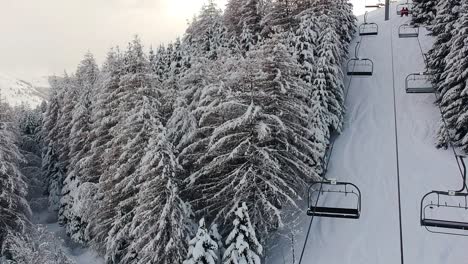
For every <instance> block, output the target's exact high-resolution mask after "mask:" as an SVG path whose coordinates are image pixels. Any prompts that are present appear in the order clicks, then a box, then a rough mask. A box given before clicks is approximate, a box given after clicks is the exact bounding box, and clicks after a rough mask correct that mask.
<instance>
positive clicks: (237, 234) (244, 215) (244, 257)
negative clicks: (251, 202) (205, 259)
mask: <svg viewBox="0 0 468 264" xmlns="http://www.w3.org/2000/svg"><path fill="white" fill-rule="evenodd" d="M234 215H235V219H234V222H233V229H232V231H231V233H230V234H229V236H228V237H227V239H226V245H227V249H226V252H225V253H224V257H223V264H237V263H246V264H260V263H261V261H260V256H261V255H262V251H263V247H262V245H260V243H259V241H258V239H257V237H256V235H255V230H254V228H253V227H252V223H251V222H250V217H249V213H248V208H247V205H246V204H245V203H242V206H239V207H238V208H237V209H236V211H235V213H234Z"/></svg>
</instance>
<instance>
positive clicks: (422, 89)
mask: <svg viewBox="0 0 468 264" xmlns="http://www.w3.org/2000/svg"><path fill="white" fill-rule="evenodd" d="M405 89H406V93H435V88H434V86H433V85H432V75H431V74H429V73H427V72H420V73H411V74H410V75H408V76H407V77H406V79H405Z"/></svg>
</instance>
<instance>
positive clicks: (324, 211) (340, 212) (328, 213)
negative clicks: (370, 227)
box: [307, 206, 360, 219]
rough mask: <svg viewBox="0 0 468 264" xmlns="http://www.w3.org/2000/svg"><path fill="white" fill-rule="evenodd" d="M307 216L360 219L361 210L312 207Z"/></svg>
mask: <svg viewBox="0 0 468 264" xmlns="http://www.w3.org/2000/svg"><path fill="white" fill-rule="evenodd" d="M314 210H315V211H314ZM307 215H310V216H312V215H315V216H319V217H331V218H347V219H359V216H360V214H359V210H358V209H352V208H333V207H321V206H317V207H311V208H309V209H308V210H307Z"/></svg>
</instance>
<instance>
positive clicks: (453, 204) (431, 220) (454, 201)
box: [420, 156, 468, 236]
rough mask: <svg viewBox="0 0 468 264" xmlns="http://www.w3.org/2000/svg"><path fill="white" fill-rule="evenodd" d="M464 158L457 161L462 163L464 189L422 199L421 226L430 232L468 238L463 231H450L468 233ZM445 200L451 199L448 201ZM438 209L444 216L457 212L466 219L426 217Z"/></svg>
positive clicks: (438, 193)
mask: <svg viewBox="0 0 468 264" xmlns="http://www.w3.org/2000/svg"><path fill="white" fill-rule="evenodd" d="M463 158H464V157H462V156H457V159H459V160H460V161H461V164H462V166H463V173H462V177H463V187H462V188H461V189H460V190H457V191H432V192H429V193H427V194H425V195H424V196H423V198H422V199H421V209H420V210H421V211H420V224H421V226H423V227H425V228H426V229H427V230H428V231H429V232H432V233H439V234H447V235H461V236H468V233H463V232H462V233H460V232H461V231H458V232H454V231H450V230H462V231H468V188H467V185H466V165H465V162H464V160H463ZM444 198H450V199H449V200H446V199H444ZM437 209H439V210H440V209H442V211H443V213H444V214H446V213H447V212H457V214H456V215H460V213H462V214H463V215H464V217H463V218H462V219H453V220H448V218H449V217H451V216H452V215H448V216H445V217H444V219H438V217H433V216H431V217H426V215H427V212H429V210H437ZM454 220H457V221H454ZM460 220H462V221H460Z"/></svg>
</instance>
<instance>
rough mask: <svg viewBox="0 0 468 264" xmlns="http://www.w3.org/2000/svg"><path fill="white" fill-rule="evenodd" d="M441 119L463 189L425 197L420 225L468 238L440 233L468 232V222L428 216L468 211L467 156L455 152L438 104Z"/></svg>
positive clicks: (435, 230)
mask: <svg viewBox="0 0 468 264" xmlns="http://www.w3.org/2000/svg"><path fill="white" fill-rule="evenodd" d="M418 44H419V49H420V51H421V55H422V57H423V59H424V63H425V66H426V69H427V71H428V70H429V65H428V61H427V56H426V55H425V53H424V51H423V48H422V45H421V41H420V39H419V37H418ZM434 96H435V98H436V101H439V98H440V95H439V94H438V91H436V90H435V89H434ZM437 106H438V108H439V111H440V115H441V119H442V122H443V125H444V126H445V133H446V136H447V144H448V146H449V147H450V149H451V150H452V153H453V155H454V157H455V160H456V162H457V166H458V169H459V171H460V174H461V178H462V181H463V182H462V187H461V188H460V190H449V191H431V192H429V193H427V194H425V195H424V196H423V198H422V199H421V205H420V206H421V208H420V224H421V226H424V227H425V228H426V230H427V231H429V232H431V233H437V234H445V235H457V236H468V234H467V233H456V232H449V231H438V230H440V229H443V230H446V229H450V230H462V231H468V222H467V221H466V220H462V221H453V220H447V218H448V217H445V218H444V219H440V217H431V218H429V217H428V216H427V212H428V211H429V210H435V209H441V208H442V209H443V210H444V212H449V211H450V212H452V211H456V212H460V211H461V212H465V214H466V212H467V210H468V185H467V183H466V177H467V175H466V174H467V170H466V165H465V161H464V158H465V156H462V155H458V154H457V151H456V150H455V145H454V144H453V142H452V138H451V136H450V132H449V129H448V123H447V120H446V119H445V116H444V112H443V110H442V107H441V106H440V104H437ZM444 198H450V202H452V203H449V201H447V200H446V199H444ZM432 199H434V200H432ZM453 200H455V203H453ZM435 201H436V202H435Z"/></svg>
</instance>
